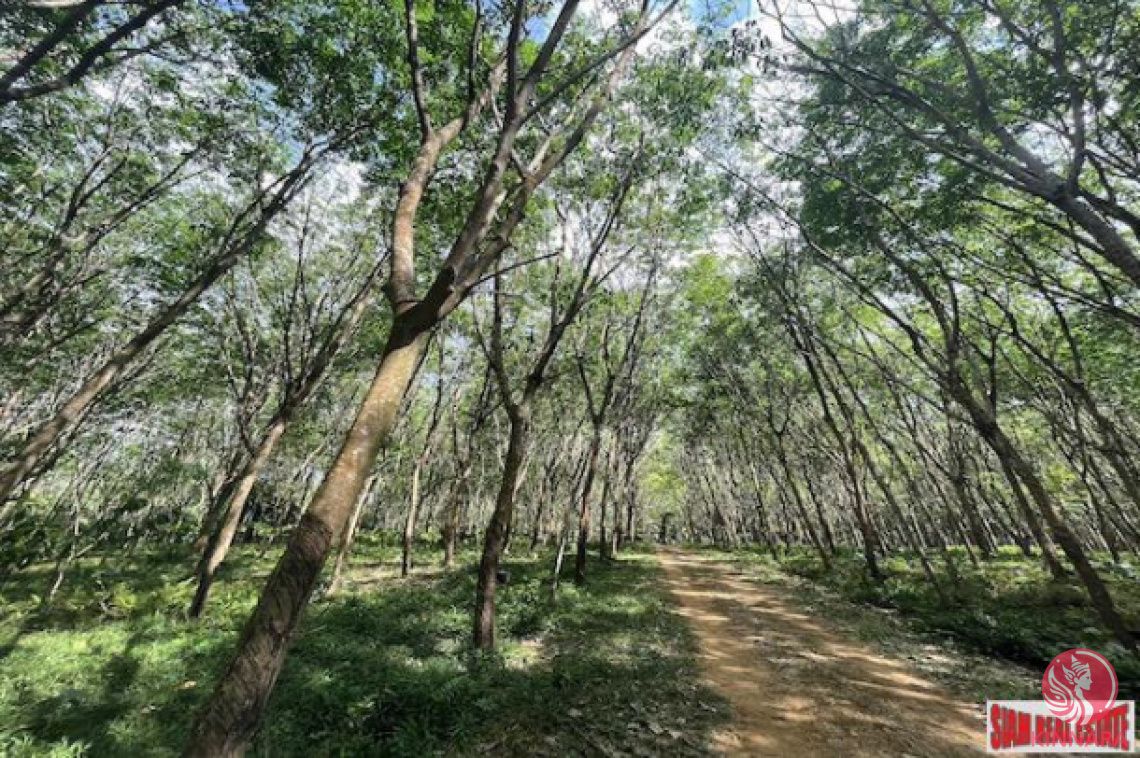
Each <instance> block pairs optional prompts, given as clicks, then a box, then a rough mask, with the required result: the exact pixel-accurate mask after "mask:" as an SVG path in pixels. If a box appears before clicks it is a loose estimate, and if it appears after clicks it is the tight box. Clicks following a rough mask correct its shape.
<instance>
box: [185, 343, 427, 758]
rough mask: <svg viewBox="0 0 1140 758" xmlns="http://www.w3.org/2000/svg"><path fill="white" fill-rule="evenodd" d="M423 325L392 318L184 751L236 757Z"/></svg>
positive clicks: (407, 371) (354, 493) (412, 366)
mask: <svg viewBox="0 0 1140 758" xmlns="http://www.w3.org/2000/svg"><path fill="white" fill-rule="evenodd" d="M427 334H428V332H427V330H426V329H421V330H418V331H417V330H410V329H408V328H405V327H404V325H402V324H400V323H399V321H397V322H396V323H395V324H394V325H393V329H392V333H391V335H390V337H389V339H388V344H387V345H386V346H385V349H384V354H383V357H382V358H381V360H380V365H379V366H378V367H377V370H376V375H375V377H374V378H373V380H372V385H371V386H370V387H369V389H368V394H367V395H366V396H365V398H364V401H363V402H362V404H361V406H360V410H359V412H358V413H357V415H356V419H355V420H354V421H353V424H352V427H351V428H350V429H349V431H348V434H347V436H346V437H345V441H344V444H343V445H342V446H341V449H340V452H339V453H337V456H336V460H335V461H334V462H333V465H332V468H331V469H330V470H329V473H328V475H327V476H326V477H325V480H324V483H323V484H322V485H321V488H320V490H319V491H318V492H317V495H316V497H315V498H314V500H313V503H312V504H311V505H310V506H309V508H308V510H307V511H306V512H305V515H304V516H302V517H301V521H300V523H298V525H297V528H296V529H294V531H293V534H292V535H291V536H290V539H289V543H288V545H287V546H286V548H285V552H284V554H283V555H282V556H281V559H280V560H279V561H278V563H277V566H276V568H275V569H274V570H273V573H272V574H271V575H270V577H269V580H268V582H267V583H266V585H265V589H264V590H263V591H262V593H261V599H260V601H259V602H258V605H257V608H256V609H255V610H254V611H253V615H252V616H251V617H250V619H249V622H248V623H247V624H246V627H245V630H244V631H243V633H242V637H241V640H240V641H239V642H238V646H237V652H236V654H235V655H234V657H233V659H232V660H231V661H230V663H229V665H228V666H227V668H226V670H225V672H224V673H223V674H222V676H221V679H220V680H219V681H218V685H217V687H216V688H215V690H214V692H213V694H212V695H211V696H210V698H209V700H208V701H207V702H206V704H205V706H204V707H203V708H202V710H201V711H200V712H199V714H198V716H197V718H196V719H195V721H194V724H193V726H192V727H191V730H190V738H189V740H188V742H187V745H186V750H185V755H187V756H202V757H203V758H205V757H207V756H209V757H210V758H214V757H216V756H238V755H241V754H242V752H243V751H244V749H245V747H246V745H247V744H248V743H249V740H250V739H251V738H252V736H253V733H254V732H255V731H256V729H257V726H258V724H259V723H260V722H261V718H262V716H263V714H264V713H265V707H266V705H267V704H268V702H269V695H270V693H271V692H272V691H273V686H274V684H275V683H276V681H277V677H278V675H279V674H280V673H281V668H282V666H283V665H284V663H285V653H286V651H287V649H288V646H289V643H290V641H291V640H292V638H293V635H294V633H295V631H296V629H297V624H298V622H299V621H300V619H301V615H302V613H303V612H304V609H305V606H306V605H307V604H308V602H309V598H310V597H311V596H312V594H313V590H314V588H315V587H316V583H317V577H318V576H319V575H320V572H321V569H322V568H323V567H324V564H325V561H326V560H327V559H328V555H329V551H330V549H331V547H332V545H333V544H334V542H335V540H336V538H337V537H338V536H339V535H340V534H342V533H343V531H344V527H345V524H346V523H347V522H348V520H349V517H350V516H351V515H352V509H353V507H354V506H355V505H356V500H357V498H358V497H360V492H361V490H362V489H363V488H364V482H365V480H366V479H367V477H368V474H369V471H370V470H371V468H372V465H373V463H374V462H375V460H376V455H377V453H378V452H379V450H380V447H381V445H382V444H384V443H385V442H386V441H387V438H388V436H389V435H390V434H391V432H392V429H393V428H394V427H395V425H396V421H397V420H398V418H399V412H400V404H401V401H402V400H403V398H404V395H405V394H406V393H407V390H408V387H409V386H410V384H411V382H412V378H413V376H414V375H415V370H416V366H417V364H418V363H419V358H420V354H421V353H422V352H423V348H424V345H425V344H426V341H427Z"/></svg>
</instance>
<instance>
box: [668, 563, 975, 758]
mask: <svg viewBox="0 0 1140 758" xmlns="http://www.w3.org/2000/svg"><path fill="white" fill-rule="evenodd" d="M658 558H659V560H660V561H661V565H662V566H663V567H664V569H665V576H666V581H667V583H668V587H669V590H670V591H671V592H672V593H673V596H674V597H675V598H676V600H677V603H678V606H679V607H680V613H681V614H682V615H683V616H684V617H685V618H686V619H688V621H689V624H690V625H691V627H692V629H693V631H694V633H695V634H696V636H697V639H698V641H699V645H700V661H701V665H702V668H703V673H704V678H705V681H706V682H707V683H708V684H709V685H710V686H712V687H714V688H716V689H717V690H718V691H720V692H721V693H722V694H723V695H724V696H725V697H726V698H727V699H728V700H729V702H730V703H731V704H732V708H733V719H732V723H731V726H730V727H729V728H728V730H726V731H724V732H721V733H719V734H717V735H716V736H715V746H716V747H717V748H718V749H719V750H722V751H723V752H724V753H726V754H728V755H755V756H788V757H790V758H817V757H819V758H822V757H824V756H844V757H845V758H846V757H848V756H892V758H902V757H903V756H959V755H977V754H978V753H980V752H981V750H982V749H983V747H984V743H983V734H984V729H985V724H984V723H983V721H982V719H981V715H980V709H978V708H977V707H976V706H972V705H970V704H968V703H965V702H962V701H961V700H958V699H956V698H954V697H953V696H951V695H949V694H948V693H947V692H946V691H945V690H943V689H941V688H939V687H938V686H937V685H935V684H933V683H931V682H929V681H927V680H924V679H923V678H922V677H921V676H919V675H917V674H916V673H914V672H913V671H912V670H910V669H908V667H907V666H906V665H905V664H904V663H902V662H901V661H897V660H891V659H889V658H887V657H884V656H882V655H880V654H877V653H875V652H873V651H872V650H871V649H869V648H868V647H867V646H866V645H864V644H862V643H860V642H857V641H854V640H848V639H844V638H843V637H842V635H840V634H838V633H836V632H835V631H834V630H831V629H829V628H828V625H827V623H826V621H825V620H822V619H817V618H812V617H810V616H807V615H805V614H804V613H802V612H800V611H798V610H797V608H796V605H795V603H794V602H792V600H791V599H789V598H788V597H787V596H786V590H783V589H781V588H779V587H775V586H771V585H764V584H761V583H758V582H754V581H749V580H746V579H744V578H742V577H741V576H739V575H738V574H736V573H735V572H733V570H732V569H731V568H730V567H727V566H724V565H722V564H718V563H715V562H712V561H709V560H706V559H704V558H703V557H702V556H699V555H696V554H693V553H685V552H681V551H673V550H667V551H661V552H660V553H658Z"/></svg>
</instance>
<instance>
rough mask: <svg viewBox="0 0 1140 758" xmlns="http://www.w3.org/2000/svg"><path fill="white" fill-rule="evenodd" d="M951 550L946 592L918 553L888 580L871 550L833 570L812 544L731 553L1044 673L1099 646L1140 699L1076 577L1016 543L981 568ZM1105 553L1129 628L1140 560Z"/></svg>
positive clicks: (1136, 668)
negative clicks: (872, 573)
mask: <svg viewBox="0 0 1140 758" xmlns="http://www.w3.org/2000/svg"><path fill="white" fill-rule="evenodd" d="M952 554H953V555H954V557H955V568H956V576H955V577H951V575H950V573H949V571H948V567H947V566H946V565H945V564H944V563H943V562H942V561H941V560H935V561H934V562H933V568H934V570H935V575H936V577H937V579H938V581H939V584H940V585H941V587H942V594H941V595H940V594H939V592H937V591H936V590H935V588H934V586H933V585H932V584H931V583H930V582H929V581H928V579H927V578H926V576H925V574H924V573H923V571H922V567H921V565H920V564H919V562H918V560H917V558H915V557H914V556H907V555H893V556H891V557H890V558H888V559H886V560H883V561H882V563H881V569H882V572H883V574H884V581H883V583H882V584H875V583H874V582H872V581H871V580H870V579H869V578H868V576H867V573H866V571H865V569H864V563H863V560H862V557H861V556H860V555H858V554H856V553H855V552H853V551H842V552H840V553H839V554H837V555H836V556H835V557H834V559H833V565H832V571H831V572H830V573H828V572H825V571H824V570H823V566H822V564H821V562H820V560H819V556H818V554H817V553H815V552H813V551H809V550H806V549H791V550H787V551H782V552H781V553H780V555H779V559H778V561H777V560H773V558H772V556H771V555H770V554H769V553H768V552H767V551H764V550H761V549H758V548H749V549H742V550H736V551H733V552H731V553H726V554H724V555H725V557H727V558H730V559H731V560H733V561H735V562H736V563H738V564H739V565H742V566H745V567H749V568H751V569H752V570H753V571H754V572H755V571H760V572H761V576H763V575H764V574H763V572H764V570H765V569H767V570H768V573H767V576H768V578H769V579H773V577H772V574H773V573H775V571H774V570H778V571H779V572H782V573H783V574H785V575H791V576H794V577H801V578H803V579H806V580H809V581H810V582H811V583H813V584H815V585H817V586H820V587H823V588H826V589H827V590H829V591H830V592H832V593H835V594H836V595H838V596H839V597H841V598H842V599H844V600H846V601H851V602H854V603H861V604H868V605H873V606H877V607H879V608H886V609H890V610H891V611H894V612H897V615H899V616H900V617H901V618H902V619H903V620H904V621H905V623H906V624H907V625H908V627H909V628H911V629H912V630H914V631H917V632H919V633H920V634H922V635H924V636H926V637H928V638H931V639H935V640H950V641H953V642H954V643H957V644H958V645H960V646H962V647H964V648H965V649H967V650H971V651H974V652H977V653H981V654H984V655H988V656H993V657H998V658H1002V659H1006V660H1009V661H1013V662H1016V663H1019V664H1023V665H1025V666H1028V667H1030V668H1034V669H1037V670H1041V671H1043V670H1044V667H1045V665H1046V664H1048V662H1049V661H1050V660H1051V659H1052V658H1053V656H1055V655H1056V654H1057V653H1060V652H1062V651H1064V650H1066V649H1069V648H1073V647H1087V648H1092V649H1094V650H1099V651H1101V652H1102V653H1104V654H1105V655H1106V656H1107V657H1108V658H1109V659H1110V660H1111V661H1112V662H1113V664H1114V666H1115V668H1116V671H1117V675H1118V677H1119V679H1120V693H1121V698H1137V697H1140V659H1137V658H1136V657H1135V656H1132V655H1129V654H1127V653H1126V652H1125V650H1124V648H1123V647H1122V646H1121V645H1120V644H1119V643H1117V642H1116V641H1115V640H1114V639H1113V637H1112V635H1111V634H1110V633H1109V632H1108V630H1107V629H1105V628H1104V627H1103V626H1102V625H1101V623H1100V621H1099V619H1098V617H1097V615H1096V611H1095V610H1094V609H1093V607H1092V605H1091V604H1090V603H1089V601H1088V595H1087V593H1086V592H1085V590H1084V587H1083V586H1082V585H1080V583H1079V582H1078V580H1077V579H1076V578H1075V577H1073V578H1072V579H1067V580H1065V581H1055V580H1053V578H1052V577H1051V576H1050V575H1049V573H1048V572H1047V570H1046V569H1045V568H1044V567H1043V565H1042V563H1041V562H1040V561H1039V560H1034V559H1029V558H1026V557H1025V556H1024V555H1023V554H1022V553H1021V552H1020V551H1019V550H1018V549H1016V548H1001V549H1000V550H999V551H998V553H997V554H996V555H995V556H994V557H993V558H992V559H991V560H988V561H985V562H982V563H981V565H980V567H974V566H973V565H972V564H971V563H970V562H969V560H968V559H967V557H966V555H965V553H964V552H962V551H960V550H958V551H955V552H954V553H952ZM1097 558H1098V560H1097V568H1098V571H1099V572H1100V574H1101V576H1102V577H1103V578H1104V580H1105V581H1106V583H1107V584H1108V586H1109V590H1110V592H1111V593H1112V596H1113V599H1114V601H1115V602H1116V604H1117V607H1118V610H1120V611H1121V612H1122V614H1123V615H1124V616H1125V619H1126V622H1127V623H1129V624H1130V625H1131V626H1130V628H1132V629H1137V630H1140V581H1137V579H1136V574H1135V573H1134V570H1133V568H1132V566H1136V565H1138V564H1137V560H1136V558H1135V557H1132V558H1131V560H1130V561H1128V562H1124V561H1122V564H1121V565H1119V566H1117V565H1112V564H1111V563H1109V562H1108V561H1107V560H1106V558H1107V556H1098V557H1097Z"/></svg>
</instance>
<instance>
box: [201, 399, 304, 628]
mask: <svg viewBox="0 0 1140 758" xmlns="http://www.w3.org/2000/svg"><path fill="white" fill-rule="evenodd" d="M284 433H285V419H284V418H278V419H277V420H276V421H275V422H274V423H273V424H271V425H270V427H269V429H268V430H266V433H265V435H264V436H263V437H262V438H261V443H260V444H259V445H258V446H257V451H256V452H255V453H254V454H253V456H252V457H250V459H249V460H248V461H246V464H245V467H244V468H243V469H242V472H241V474H240V475H239V476H238V479H237V482H236V484H235V485H234V487H233V491H232V493H231V494H230V498H229V504H228V505H227V506H226V508H225V512H224V515H223V517H222V521H221V523H219V524H218V526H217V528H216V529H215V530H214V533H213V534H211V535H210V541H209V542H208V543H207V544H206V549H205V550H204V551H203V553H202V558H201V560H200V561H198V569H197V571H196V572H195V573H196V574H197V576H198V588H197V590H196V591H195V592H194V599H193V600H192V601H191V602H190V611H189V614H190V618H195V619H196V618H198V617H200V616H201V615H202V610H203V609H204V608H205V607H206V599H207V598H208V597H209V595H210V588H211V587H212V586H213V584H214V577H215V575H216V573H217V570H218V566H220V565H222V561H224V560H225V559H226V556H227V555H228V554H229V551H230V547H231V546H232V545H233V542H234V536H235V535H236V534H237V530H238V525H239V524H240V523H241V515H242V513H243V512H244V511H245V503H246V500H248V499H249V493H250V492H252V491H253V485H254V484H256V483H257V479H258V477H259V476H260V475H261V470H262V468H264V467H265V464H266V463H267V462H268V461H269V457H270V455H272V453H273V448H274V447H276V446H277V441H278V440H279V439H281V435H282V434H284Z"/></svg>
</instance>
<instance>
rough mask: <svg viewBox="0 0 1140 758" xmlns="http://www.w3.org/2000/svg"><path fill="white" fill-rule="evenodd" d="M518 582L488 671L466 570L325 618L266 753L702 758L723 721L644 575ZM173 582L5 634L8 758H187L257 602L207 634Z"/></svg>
mask: <svg viewBox="0 0 1140 758" xmlns="http://www.w3.org/2000/svg"><path fill="white" fill-rule="evenodd" d="M387 558H388V556H386V555H385V556H380V557H377V556H376V555H365V556H361V559H360V562H361V563H362V564H368V565H375V564H376V563H377V562H380V561H383V560H386V559H387ZM236 565H238V566H239V567H240V566H241V564H240V563H239V564H236ZM244 568H245V569H246V570H247V571H249V572H250V573H251V574H254V575H257V574H260V572H261V570H262V569H263V568H264V567H263V566H261V565H260V564H255V563H254V562H247V563H246V564H245V565H244ZM509 568H510V571H511V575H512V581H511V584H510V585H509V586H508V587H506V588H505V589H504V590H503V592H502V594H501V600H500V625H499V630H500V632H499V634H500V640H501V651H500V654H498V655H495V656H491V657H486V656H483V657H477V656H473V655H472V654H471V652H470V651H469V649H468V646H467V640H468V636H469V634H470V631H469V623H470V622H469V613H470V604H471V602H472V599H473V596H474V574H473V572H472V571H471V570H468V569H463V570H458V571H455V572H449V573H440V574H436V575H435V576H431V577H429V578H419V579H414V580H411V581H403V582H401V581H397V580H390V581H388V582H387V583H386V584H385V583H377V582H374V581H372V579H373V578H374V575H373V574H372V573H370V574H369V577H370V578H369V579H368V582H367V586H368V587H369V588H370V589H368V590H367V591H364V592H353V593H347V594H344V595H341V596H337V597H335V598H333V599H330V600H326V601H320V602H317V603H315V604H314V605H313V606H312V607H310V609H309V612H308V615H307V617H306V619H305V622H304V625H303V629H302V633H301V635H300V638H299V640H298V642H297V643H296V645H295V647H294V649H293V652H292V654H291V655H290V658H289V662H288V664H287V666H286V669H285V671H284V673H283V675H282V677H281V680H280V682H279V685H278V688H277V691H276V693H275V695H274V698H273V700H272V702H271V704H270V709H269V714H268V717H267V721H266V724H265V726H264V728H263V729H262V731H261V733H260V735H259V736H258V739H257V741H256V743H255V745H254V751H253V752H254V753H255V754H260V755H273V756H282V755H306V756H309V755H355V754H367V755H408V756H412V755H415V756H421V755H429V754H438V753H448V754H469V753H476V752H492V753H494V754H496V755H524V754H525V755H597V754H603V753H608V754H662V753H668V754H671V755H686V754H690V755H697V754H705V753H707V751H708V747H709V739H710V735H711V734H712V732H713V731H714V729H715V728H716V727H717V726H718V725H719V724H721V723H723V722H724V721H725V719H726V717H727V716H726V706H725V702H724V701H723V700H722V699H720V697H719V696H718V695H716V694H714V693H713V692H711V691H710V690H708V689H706V688H704V687H702V686H700V685H699V684H697V677H696V673H695V664H694V647H693V641H692V639H691V638H690V637H689V634H688V631H687V629H686V627H685V624H684V622H683V621H682V620H681V619H680V618H679V617H678V616H676V615H675V614H674V613H673V611H672V609H671V606H670V603H669V601H668V600H667V599H666V597H665V596H664V594H663V591H662V590H661V588H660V584H659V577H658V575H657V573H656V572H657V569H656V568H655V566H654V565H653V562H652V560H651V559H650V558H648V557H645V556H630V557H629V558H628V559H627V560H622V561H617V562H613V563H605V564H603V563H600V562H595V563H594V564H592V565H591V576H590V581H589V583H588V585H587V586H586V587H585V588H582V589H578V588H575V587H573V586H572V585H564V589H563V591H562V592H561V593H560V597H559V602H558V603H557V604H554V603H552V602H551V601H550V598H549V592H548V578H549V577H548V574H549V562H548V561H547V560H546V559H545V558H544V559H543V560H541V561H537V560H536V561H529V560H515V561H511V562H510V564H509ZM370 571H372V570H371V569H370ZM155 573H159V572H155ZM234 573H236V572H234ZM166 580H167V581H166V582H162V581H159V580H156V579H154V578H153V577H152V578H151V579H148V580H147V581H153V582H154V584H155V586H153V587H151V588H148V590H147V591H145V592H138V593H136V597H134V599H133V600H129V601H128V600H123V599H122V598H120V601H122V602H123V603H124V604H126V605H131V606H132V610H129V611H121V610H120V612H119V613H118V615H119V616H121V617H118V618H116V617H115V616H114V615H112V616H111V617H107V616H106V615H104V616H103V617H102V620H100V619H99V618H96V617H94V616H93V615H92V612H93V608H95V607H98V606H99V603H97V602H94V601H90V600H89V599H80V598H72V599H65V600H67V602H66V603H65V604H64V605H63V607H64V609H65V610H64V612H61V613H55V614H48V615H47V616H45V617H44V618H42V619H40V620H39V622H40V623H32V624H29V623H26V621H27V620H26V619H25V623H22V624H21V625H20V626H19V627H7V628H12V629H15V630H16V632H17V633H18V636H17V637H15V638H14V639H13V640H12V642H11V643H10V644H11V648H12V649H11V651H10V652H9V655H8V657H7V658H6V659H4V660H0V682H2V683H0V723H2V724H4V725H5V726H4V727H0V753H3V754H14V755H43V754H45V753H50V752H53V751H54V752H58V753H61V754H62V753H67V752H70V751H73V750H74V751H78V750H79V749H83V750H85V751H86V753H87V754H90V755H172V754H177V753H178V751H179V749H180V747H181V744H182V740H183V738H184V735H185V732H186V729H187V727H188V723H189V719H190V717H191V715H192V713H193V712H194V709H195V708H196V706H197V705H198V704H199V703H200V702H201V700H202V698H204V697H205V695H206V694H207V692H208V690H209V688H210V686H211V685H212V683H213V681H214V678H215V677H216V675H217V672H218V671H219V669H220V668H221V666H222V665H223V664H224V662H225V658H226V656H228V655H229V653H230V651H231V650H232V645H233V642H234V639H235V636H236V630H237V629H238V628H239V626H240V623H241V621H242V619H243V618H244V615H245V613H247V612H248V608H249V604H250V603H251V602H252V601H253V597H254V594H255V592H256V583H255V582H253V581H250V582H247V583H241V582H231V583H230V585H231V586H230V587H229V588H228V589H226V590H224V591H223V592H222V593H220V595H219V597H218V598H217V599H218V603H217V605H216V606H215V607H213V608H212V609H211V613H210V616H209V618H208V619H207V620H206V621H205V622H204V623H202V624H198V625H195V624H191V623H188V622H186V621H183V620H181V618H180V613H181V608H182V605H183V601H185V600H188V590H189V588H188V587H182V586H181V585H177V582H176V581H175V575H174V574H173V572H172V573H171V574H169V575H167V576H166ZM172 582H173V587H172V585H171V583H172ZM246 585H248V586H246ZM350 586H352V585H351V584H350ZM219 589H221V588H219ZM184 595H186V596H187V597H184ZM154 596H158V597H159V598H160V599H159V600H154ZM103 605H104V606H105V605H106V603H105V602H104V603H103ZM100 612H101V613H104V614H105V611H100Z"/></svg>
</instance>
